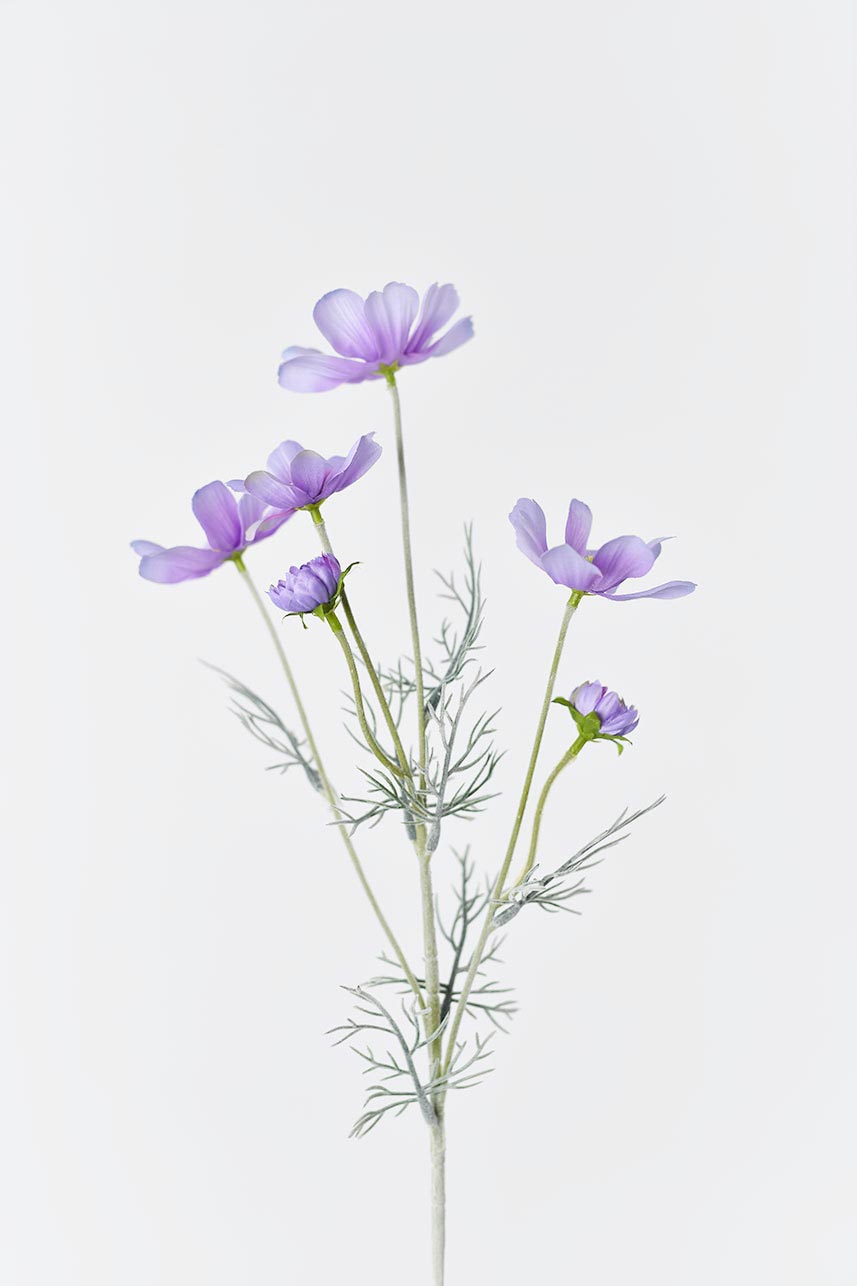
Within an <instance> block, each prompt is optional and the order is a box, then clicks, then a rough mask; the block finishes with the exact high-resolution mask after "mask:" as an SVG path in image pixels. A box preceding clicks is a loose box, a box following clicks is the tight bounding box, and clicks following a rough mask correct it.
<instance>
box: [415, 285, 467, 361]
mask: <svg viewBox="0 0 857 1286" xmlns="http://www.w3.org/2000/svg"><path fill="white" fill-rule="evenodd" d="M457 307H458V291H457V290H456V289H455V286H451V285H449V284H447V285H445V286H439V285H438V284H437V282H435V283H434V285H432V286H429V288H428V290H427V291H426V293H425V295H424V296H423V302H422V307H421V309H420V319H419V321H418V322H417V324H416V327H415V328H414V333H413V334H412V335H411V338H410V339H409V340H408V344H407V348H406V349H405V352H406V353H407V354H410V353H421V352H422V351H423V350H424V349H425V348H427V347H428V345H429V344H430V343H431V341H432V338H433V336H435V335H436V334H437V332H438V331H439V330H440V328H441V327H442V326H445V325H446V323H447V322H448V321H449V319H450V318H451V317H452V314H453V313H454V312H455V310H456V308H457Z"/></svg>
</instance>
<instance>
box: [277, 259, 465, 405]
mask: <svg viewBox="0 0 857 1286" xmlns="http://www.w3.org/2000/svg"><path fill="white" fill-rule="evenodd" d="M457 307H458V292H457V291H456V289H455V287H454V286H450V285H445V286H439V285H437V283H435V285H433V286H429V288H428V290H427V291H426V293H425V294H424V295H423V300H422V306H420V297H419V295H418V294H417V292H416V291H415V290H414V288H413V286H405V285H403V284H402V283H401V282H398V281H391V282H389V283H388V284H387V285H386V286H385V287H384V289H383V290H373V291H372V293H371V294H370V295H368V296H367V297H366V299H361V297H360V295H357V294H355V293H354V291H353V290H331V291H330V293H329V294H327V295H322V297H321V299H320V300H319V301H318V303H317V304H316V306H315V308H314V309H313V314H312V315H313V319H314V320H315V324H316V326H317V327H318V328H319V330H320V331H321V333H322V335H323V336H324V338H325V339H326V340H327V342H328V343H329V344H330V346H331V348H334V349H335V350H336V352H337V353H338V354H340V356H338V357H333V356H332V355H331V354H328V353H322V352H320V351H319V350H318V349H317V348H297V347H293V348H287V349H286V350H285V352H284V353H283V355H282V361H281V363H280V369H279V381H280V383H281V384H282V386H283V388H287V389H290V390H291V392H293V393H324V392H326V391H327V390H328V389H331V388H337V387H338V386H339V385H340V384H360V383H362V381H363V380H370V379H378V378H379V377H381V376H383V375H384V374H385V373H386V372H385V371H384V370H382V367H386V368H387V369H388V370H389V369H393V370H395V369H396V368H397V367H399V366H413V365H415V364H416V363H417V362H424V361H425V360H426V358H429V357H442V356H443V355H444V354H445V353H451V352H452V350H453V349H455V348H458V347H459V346H460V345H461V344H464V343H465V342H466V341H467V340H468V339H470V338H471V337H472V335H473V322H472V320H471V319H470V318H469V317H463V318H461V320H460V321H457V322H456V323H455V325H454V326H451V327H450V328H449V330H448V331H446V333H445V334H443V335H441V336H440V337H439V338H436V336H437V332H438V331H439V330H441V329H442V328H443V327H444V326H445V325H446V323H447V322H448V321H449V320H450V319H451V317H452V315H453V313H454V312H455V310H456V308H457ZM417 313H419V316H417Z"/></svg>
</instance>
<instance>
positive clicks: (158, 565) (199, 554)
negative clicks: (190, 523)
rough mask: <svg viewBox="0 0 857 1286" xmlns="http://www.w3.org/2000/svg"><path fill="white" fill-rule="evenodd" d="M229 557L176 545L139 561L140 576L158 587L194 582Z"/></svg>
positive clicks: (219, 553) (216, 552) (212, 550)
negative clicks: (181, 582)
mask: <svg viewBox="0 0 857 1286" xmlns="http://www.w3.org/2000/svg"><path fill="white" fill-rule="evenodd" d="M228 557H229V555H228V554H223V553H221V552H219V551H218V550H216V549H192V548H191V547H190V546H189V545H176V546H175V548H173V549H164V550H162V551H161V553H159V554H148V555H147V556H146V557H145V558H141V559H140V575H141V576H142V577H143V579H144V580H151V581H156V582H157V584H159V585H176V584H178V582H179V581H183V580H196V579H198V578H199V577H200V576H207V575H208V574H209V572H213V571H214V569H215V567H219V566H220V564H221V563H223V562H225V561H226V559H227V558H228Z"/></svg>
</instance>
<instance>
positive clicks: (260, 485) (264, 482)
mask: <svg viewBox="0 0 857 1286" xmlns="http://www.w3.org/2000/svg"><path fill="white" fill-rule="evenodd" d="M244 486H245V487H246V488H247V490H248V491H249V492H250V494H251V496H258V497H259V499H260V500H264V502H265V504H266V505H271V507H272V508H273V509H297V508H299V507H300V506H301V505H302V504H303V503H304V501H303V499H302V497H301V496H300V495H299V494H298V493H297V492H296V491H295V488H294V487H292V486H291V485H290V484H289V483H287V482H280V480H279V478H275V477H274V476H273V474H270V473H268V472H267V471H266V470H265V469H257V470H256V471H255V473H251V474H248V476H247V477H246V478H245V479H244Z"/></svg>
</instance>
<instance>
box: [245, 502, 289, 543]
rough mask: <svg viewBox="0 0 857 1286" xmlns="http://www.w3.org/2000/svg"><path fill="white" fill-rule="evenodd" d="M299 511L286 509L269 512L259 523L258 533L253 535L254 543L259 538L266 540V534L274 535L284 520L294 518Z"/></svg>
mask: <svg viewBox="0 0 857 1286" xmlns="http://www.w3.org/2000/svg"><path fill="white" fill-rule="evenodd" d="M296 513H297V510H296V509H284V510H283V511H282V512H281V513H273V514H268V515H267V516H266V517H264V518H263V519H262V521H261V522H260V523H259V526H258V527H257V528H256V535H255V536H254V537H253V541H254V543H255V542H256V541H257V540H264V539H265V537H266V536H273V534H274V532H275V531H279V530H280V528H281V527H282V525H283V523H284V522H288V521H289V519H290V518H294V516H295V514H296Z"/></svg>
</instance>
